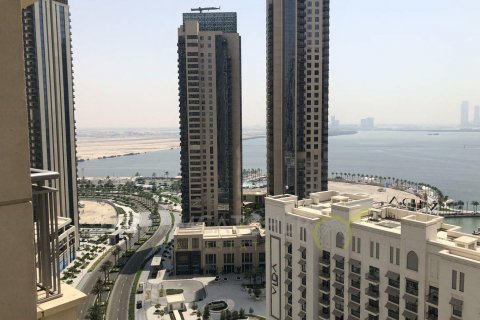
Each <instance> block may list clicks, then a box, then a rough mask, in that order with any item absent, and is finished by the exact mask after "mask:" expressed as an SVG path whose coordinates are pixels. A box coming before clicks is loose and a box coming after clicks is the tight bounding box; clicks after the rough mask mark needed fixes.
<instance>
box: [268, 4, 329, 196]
mask: <svg viewBox="0 0 480 320" xmlns="http://www.w3.org/2000/svg"><path fill="white" fill-rule="evenodd" d="M266 4H267V177H268V193H269V194H270V195H277V194H294V195H297V196H298V197H299V199H302V198H304V197H308V195H309V194H310V193H312V192H317V191H322V190H326V189H327V178H328V81H329V34H330V31H329V25H330V17H329V15H330V0H317V1H315V0H308V1H307V0H298V1H293V0H267V1H266Z"/></svg>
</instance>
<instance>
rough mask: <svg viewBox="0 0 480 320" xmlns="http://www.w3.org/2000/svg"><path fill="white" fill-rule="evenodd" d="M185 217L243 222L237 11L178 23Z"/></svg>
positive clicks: (190, 15) (187, 18) (193, 15)
mask: <svg viewBox="0 0 480 320" xmlns="http://www.w3.org/2000/svg"><path fill="white" fill-rule="evenodd" d="M178 69H179V93H180V141H181V143H180V144H181V171H182V209H183V212H182V214H183V220H184V222H187V221H192V220H197V221H198V220H202V221H206V222H207V223H208V224H222V223H227V224H230V223H232V224H236V223H240V218H241V206H242V189H241V184H242V182H241V171H242V96H241V88H242V86H241V39H240V35H239V34H238V33H237V14H236V13H234V12H207V13H204V12H200V13H184V14H183V24H182V25H181V26H180V28H179V29H178Z"/></svg>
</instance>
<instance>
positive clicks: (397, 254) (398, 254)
mask: <svg viewBox="0 0 480 320" xmlns="http://www.w3.org/2000/svg"><path fill="white" fill-rule="evenodd" d="M395 255H396V256H397V261H396V262H397V266H399V265H400V248H397V249H396V250H395Z"/></svg>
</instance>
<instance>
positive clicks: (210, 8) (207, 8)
mask: <svg viewBox="0 0 480 320" xmlns="http://www.w3.org/2000/svg"><path fill="white" fill-rule="evenodd" d="M211 10H220V7H218V8H217V7H198V8H192V9H191V11H199V12H200V13H202V12H203V11H211Z"/></svg>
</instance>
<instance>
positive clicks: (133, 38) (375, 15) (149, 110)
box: [70, 0, 480, 128]
mask: <svg viewBox="0 0 480 320" xmlns="http://www.w3.org/2000/svg"><path fill="white" fill-rule="evenodd" d="M70 3H71V15H72V33H73V54H74V57H73V58H74V71H75V80H74V81H75V96H76V97H75V101H76V118H77V122H78V127H79V128H87V127H175V126H178V122H179V117H178V91H177V90H178V82H177V46H176V43H177V28H178V27H179V26H180V24H181V22H182V16H181V14H182V12H187V11H189V10H190V8H192V7H198V6H221V7H222V11H236V12H238V31H239V33H240V35H241V36H242V49H243V51H242V72H243V79H242V80H243V123H244V126H252V125H259V126H264V125H265V78H266V75H265V52H266V48H265V0H216V1H211V0H210V1H204V0H202V1H200V0H175V1H174V0H171V1H167V0H136V1H127V0H101V1H98V0H70ZM330 10H331V11H330V115H336V116H337V118H339V119H340V120H341V122H342V123H356V122H358V120H359V119H360V118H362V117H366V116H375V118H376V122H377V123H425V124H438V123H440V124H442V123H447V124H448V123H452V124H453V123H455V124H456V123H458V122H459V118H460V115H459V114H460V103H461V101H462V100H469V101H470V104H471V105H475V104H478V105H480V1H479V0H455V1H453V0H401V1H400V0H396V1H387V0H363V1H360V0H331V1H330Z"/></svg>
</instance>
